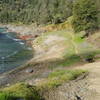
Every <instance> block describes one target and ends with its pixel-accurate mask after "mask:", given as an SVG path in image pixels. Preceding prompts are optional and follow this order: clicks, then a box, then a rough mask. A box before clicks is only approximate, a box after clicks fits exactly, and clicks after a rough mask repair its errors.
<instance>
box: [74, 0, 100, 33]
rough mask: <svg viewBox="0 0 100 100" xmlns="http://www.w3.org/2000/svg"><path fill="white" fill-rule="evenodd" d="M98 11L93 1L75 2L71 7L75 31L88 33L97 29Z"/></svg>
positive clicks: (82, 0)
mask: <svg viewBox="0 0 100 100" xmlns="http://www.w3.org/2000/svg"><path fill="white" fill-rule="evenodd" d="M97 15H98V10H97V5H96V1H95V0H76V2H75V3H74V7H73V27H74V29H75V31H76V32H77V31H83V30H85V31H90V32H92V31H93V30H94V29H97V27H98V16H97Z"/></svg>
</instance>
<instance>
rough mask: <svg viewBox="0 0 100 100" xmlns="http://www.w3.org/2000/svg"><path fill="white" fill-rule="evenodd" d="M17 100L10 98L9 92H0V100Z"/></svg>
mask: <svg viewBox="0 0 100 100" xmlns="http://www.w3.org/2000/svg"><path fill="white" fill-rule="evenodd" d="M16 99H17V98H16V97H14V96H12V95H11V93H9V92H1V93H0V100H16Z"/></svg>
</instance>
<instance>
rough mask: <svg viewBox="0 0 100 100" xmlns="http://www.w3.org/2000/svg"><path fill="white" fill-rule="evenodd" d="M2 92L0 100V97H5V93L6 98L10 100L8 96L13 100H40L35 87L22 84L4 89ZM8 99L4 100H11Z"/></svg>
mask: <svg viewBox="0 0 100 100" xmlns="http://www.w3.org/2000/svg"><path fill="white" fill-rule="evenodd" d="M2 92H3V93H2ZM2 92H1V94H0V100H1V97H2V98H4V97H5V95H6V93H7V96H8V98H10V95H11V96H13V97H14V98H15V99H13V100H16V98H22V99H24V100H34V99H35V100H41V99H40V96H39V94H38V92H37V91H36V89H35V87H33V86H30V85H28V84H24V83H17V84H15V85H13V86H11V87H8V88H5V89H4V90H3V91H2ZM8 98H7V99H4V100H12V97H11V99H8Z"/></svg>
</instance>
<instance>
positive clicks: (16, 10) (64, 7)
mask: <svg viewBox="0 0 100 100" xmlns="http://www.w3.org/2000/svg"><path fill="white" fill-rule="evenodd" d="M72 2H73V0H1V1H0V22H2V23H9V22H22V23H34V22H37V23H38V24H40V23H48V22H49V23H60V22H63V21H64V20H66V18H67V17H69V16H70V15H71V14H72Z"/></svg>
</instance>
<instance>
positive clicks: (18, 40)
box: [7, 35, 21, 41]
mask: <svg viewBox="0 0 100 100" xmlns="http://www.w3.org/2000/svg"><path fill="white" fill-rule="evenodd" d="M7 37H8V38H9V39H12V40H14V41H21V40H20V39H15V38H12V37H11V36H9V35H7Z"/></svg>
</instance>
